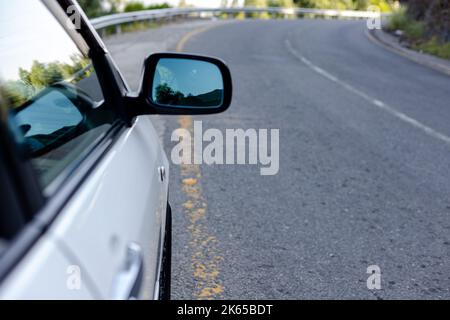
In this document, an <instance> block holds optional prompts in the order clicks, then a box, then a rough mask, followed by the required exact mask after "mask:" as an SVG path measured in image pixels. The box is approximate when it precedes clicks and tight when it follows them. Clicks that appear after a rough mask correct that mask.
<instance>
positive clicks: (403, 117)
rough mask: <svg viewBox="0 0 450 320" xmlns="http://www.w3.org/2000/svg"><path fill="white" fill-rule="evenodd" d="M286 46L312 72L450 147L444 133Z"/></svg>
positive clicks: (288, 43)
mask: <svg viewBox="0 0 450 320" xmlns="http://www.w3.org/2000/svg"><path fill="white" fill-rule="evenodd" d="M285 44H286V48H287V49H288V51H289V52H290V53H291V54H292V55H293V56H294V57H296V58H297V59H298V60H300V61H301V62H303V63H304V64H305V65H306V66H308V67H309V68H310V69H311V70H313V71H315V72H317V73H318V74H320V75H321V76H323V77H325V78H327V79H328V80H331V81H333V82H335V83H337V84H339V85H340V86H341V87H343V88H345V89H347V90H348V91H350V92H352V93H353V94H355V95H357V96H359V97H361V98H363V99H364V100H366V101H367V102H369V103H370V104H372V105H374V106H375V107H377V108H379V109H381V110H383V111H386V112H387V113H389V114H390V115H392V116H394V117H396V118H397V119H399V120H401V121H403V122H406V123H408V124H410V125H411V126H413V127H415V128H417V129H419V130H421V131H423V132H424V133H426V134H427V135H429V136H430V137H433V138H435V139H438V140H440V141H443V142H445V143H447V144H449V145H450V137H448V136H446V135H445V134H443V133H440V132H438V131H436V130H434V129H432V128H430V127H428V126H426V125H424V124H423V123H421V122H419V121H417V120H416V119H414V118H411V117H409V116H408V115H406V114H404V113H402V112H400V111H397V110H395V109H394V108H392V107H390V106H388V105H387V104H385V103H384V102H382V101H380V100H378V99H375V98H372V97H370V96H369V95H367V94H366V93H364V92H362V91H360V90H358V89H356V88H355V87H353V86H352V85H350V84H348V83H346V82H345V81H342V80H341V79H339V78H337V77H336V76H334V75H332V74H331V73H329V72H327V71H325V70H324V69H322V68H320V67H318V66H316V65H315V64H314V63H312V62H311V61H309V60H308V59H307V58H305V57H304V56H302V55H301V54H300V53H299V52H297V51H296V50H295V49H294V48H293V46H292V44H291V42H290V41H289V40H288V39H286V40H285Z"/></svg>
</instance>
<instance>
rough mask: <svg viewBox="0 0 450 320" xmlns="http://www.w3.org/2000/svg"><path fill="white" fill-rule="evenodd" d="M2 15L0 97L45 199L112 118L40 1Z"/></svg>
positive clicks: (87, 66)
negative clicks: (56, 181) (4, 102)
mask: <svg viewBox="0 0 450 320" xmlns="http://www.w3.org/2000/svg"><path fill="white" fill-rule="evenodd" d="M0 15H1V19H0V47H1V48H2V51H1V52H0V94H1V95H2V96H3V98H4V99H3V100H5V101H7V102H6V104H7V108H8V110H9V118H8V122H9V126H10V129H11V131H12V132H13V134H14V136H15V138H16V141H17V143H18V145H19V146H20V147H21V149H22V150H24V152H26V153H27V154H28V156H29V157H30V158H31V162H32V165H33V167H34V168H35V170H36V173H37V175H38V179H39V181H40V184H41V186H42V188H43V190H44V193H47V194H48V193H51V189H52V188H51V185H52V183H53V182H54V181H55V180H56V179H57V177H58V176H59V175H60V174H61V173H62V172H63V171H65V170H66V169H69V168H70V167H71V166H72V165H74V164H76V163H77V160H79V159H81V157H82V156H83V155H84V154H85V153H86V152H88V150H89V148H90V147H91V146H92V145H93V143H95V142H96V141H98V139H100V138H101V137H102V136H103V135H104V134H105V133H106V132H107V131H108V129H109V128H110V127H111V125H112V122H113V121H114V119H115V117H114V114H113V112H112V111H111V110H110V109H109V108H108V106H107V105H105V103H104V98H103V94H102V90H101V87H100V85H99V81H98V78H97V74H96V72H95V69H94V66H93V63H92V61H91V60H90V58H89V57H88V56H86V55H84V54H83V53H82V51H81V50H80V49H79V48H78V47H77V45H76V44H75V42H74V41H73V40H72V39H71V38H70V36H69V35H68V34H67V33H66V31H65V29H64V28H63V27H62V26H61V25H60V23H59V22H58V21H57V20H56V19H55V18H54V17H53V15H52V14H51V13H50V12H49V11H48V10H47V8H46V7H45V6H44V4H43V3H42V2H41V1H36V0H16V1H2V2H0ZM19 17H20V18H19Z"/></svg>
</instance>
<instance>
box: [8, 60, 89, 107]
mask: <svg viewBox="0 0 450 320" xmlns="http://www.w3.org/2000/svg"><path fill="white" fill-rule="evenodd" d="M71 60H72V63H61V62H58V61H55V62H50V63H42V62H39V61H33V64H32V65H31V68H30V70H26V69H23V68H20V69H19V71H18V72H19V73H18V76H19V80H10V81H7V82H6V83H5V84H4V86H3V90H4V91H5V92H6V96H7V97H8V98H9V100H10V103H11V105H12V106H13V107H18V106H20V105H22V104H23V103H25V102H26V101H28V100H29V99H30V98H31V97H33V96H34V95H36V94H37V93H38V92H39V91H41V90H42V89H45V88H46V87H48V86H50V85H52V84H55V83H57V82H60V81H63V80H66V79H69V78H71V77H73V76H74V75H75V74H76V73H77V72H79V71H81V70H83V69H84V68H86V67H87V66H88V65H89V60H87V59H85V58H84V57H82V56H79V55H74V56H72V57H71Z"/></svg>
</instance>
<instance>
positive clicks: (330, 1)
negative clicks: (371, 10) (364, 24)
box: [294, 0, 394, 12]
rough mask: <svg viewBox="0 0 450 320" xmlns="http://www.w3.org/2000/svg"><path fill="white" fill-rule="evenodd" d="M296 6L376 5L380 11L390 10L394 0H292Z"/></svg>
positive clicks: (346, 7) (353, 7) (351, 7)
mask: <svg viewBox="0 0 450 320" xmlns="http://www.w3.org/2000/svg"><path fill="white" fill-rule="evenodd" d="M294 3H295V5H296V6H297V7H301V8H317V9H338V10H367V8H368V7H369V6H377V7H379V8H380V10H381V11H382V12H389V11H391V10H392V8H393V5H394V0H294Z"/></svg>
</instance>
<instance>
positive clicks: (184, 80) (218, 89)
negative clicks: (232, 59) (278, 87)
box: [139, 53, 232, 115]
mask: <svg viewBox="0 0 450 320" xmlns="http://www.w3.org/2000/svg"><path fill="white" fill-rule="evenodd" d="M231 98H232V82H231V74H230V71H229V69H228V67H227V66H226V65H225V63H224V62H222V61H221V60H218V59H215V58H210V57H204V56H196V55H189V54H179V53H158V54H153V55H151V56H150V57H148V58H147V59H146V61H145V64H144V73H143V78H142V82H141V88H140V90H139V104H140V106H139V110H140V112H139V113H140V114H177V115H195V114H214V113H220V112H223V111H225V110H227V109H228V107H229V106H230V104H231ZM144 109H146V110H144Z"/></svg>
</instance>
